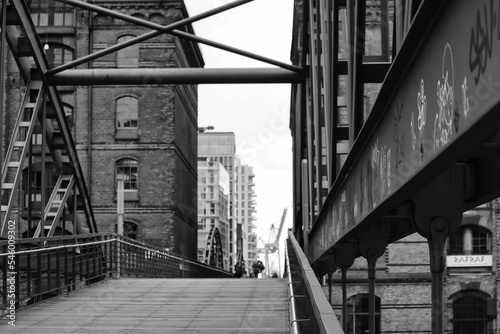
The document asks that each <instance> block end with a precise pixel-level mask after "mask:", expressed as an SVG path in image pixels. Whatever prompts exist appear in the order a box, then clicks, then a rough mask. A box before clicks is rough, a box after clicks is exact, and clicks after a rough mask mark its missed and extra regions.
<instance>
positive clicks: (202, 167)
mask: <svg viewBox="0 0 500 334" xmlns="http://www.w3.org/2000/svg"><path fill="white" fill-rule="evenodd" d="M229 195H230V193H229V173H228V172H227V170H226V169H225V168H224V166H222V164H221V163H220V162H218V161H212V160H209V159H204V160H203V159H200V160H198V261H200V262H203V263H206V264H209V265H212V266H216V267H220V268H224V269H226V270H229V269H230V268H228V266H229V247H228V246H229V242H228V241H229Z"/></svg>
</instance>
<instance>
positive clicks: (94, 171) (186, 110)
mask: <svg viewBox="0 0 500 334" xmlns="http://www.w3.org/2000/svg"><path fill="white" fill-rule="evenodd" d="M91 5H92V6H99V7H103V8H105V9H110V10H112V11H115V12H118V13H121V14H126V15H129V16H130V17H133V18H134V20H138V19H141V20H144V21H145V22H148V21H149V22H151V21H152V22H155V23H158V24H162V25H168V24H170V23H173V22H176V21H179V20H181V19H183V18H187V17H188V13H187V10H186V7H185V5H184V1H182V0H170V1H162V2H158V1H148V0H146V1H140V2H137V1H130V0H120V1H100V0H96V1H92V4H91ZM29 6H30V11H31V18H32V20H33V22H34V24H35V26H36V29H37V32H38V34H39V38H40V40H41V42H42V44H43V45H44V50H45V52H46V56H47V58H48V61H49V67H50V68H57V67H58V66H61V65H64V64H68V63H70V62H72V61H73V60H76V59H81V58H82V57H86V56H89V55H92V54H96V53H99V54H101V55H102V56H100V57H97V58H95V59H93V60H92V61H88V62H84V63H82V64H79V65H77V66H76V65H75V66H76V67H77V68H78V69H121V70H127V69H133V68H143V69H145V68H148V69H150V68H165V67H169V68H187V67H203V66H204V62H203V58H202V55H201V52H200V49H199V47H198V45H197V44H196V43H195V42H190V41H186V40H180V39H179V38H177V37H174V36H173V35H168V34H161V35H158V36H155V37H152V38H150V39H147V40H143V41H142V42H140V43H138V44H134V45H132V46H129V47H126V48H122V49H120V50H118V51H117V52H107V50H108V49H109V48H111V47H116V46H118V45H120V44H122V43H126V42H127V41H130V40H132V39H134V38H136V37H138V36H141V35H143V34H144V33H145V32H147V31H149V29H148V28H145V27H143V26H140V25H137V24H134V23H130V22H128V21H126V20H121V19H118V18H116V17H110V16H107V15H105V14H102V13H98V12H91V11H89V10H86V9H81V8H76V7H73V6H69V5H66V4H62V3H58V2H55V1H53V0H35V1H31V2H29ZM179 29H182V30H183V31H185V32H188V33H191V34H193V29H192V27H191V25H189V24H187V25H184V26H183V27H180V28H179ZM9 55H10V54H9ZM7 66H8V68H9V69H12V68H16V66H15V65H14V58H13V57H12V56H9V58H8V64H7ZM8 78H9V80H6V82H7V84H6V86H5V87H6V88H5V89H6V93H7V96H8V98H7V99H6V100H5V101H6V102H5V103H6V106H5V107H6V122H5V124H4V125H5V129H6V130H7V131H6V132H5V138H10V135H11V132H12V129H13V128H14V127H13V124H14V122H15V119H16V117H17V114H18V108H19V104H20V100H21V98H22V93H23V90H24V88H25V87H24V85H23V84H22V83H23V80H21V79H20V74H19V73H18V72H9V73H8ZM58 91H59V95H60V97H61V100H62V103H63V105H64V110H65V112H66V115H67V120H68V123H69V125H70V126H71V131H72V135H73V139H74V141H75V144H76V150H77V153H78V156H79V159H80V163H81V167H82V169H83V173H84V175H85V181H86V183H87V189H88V191H89V194H90V199H91V203H92V208H93V213H94V216H95V220H96V221H97V225H98V231H100V232H106V231H110V232H112V231H116V230H117V228H116V225H117V219H116V212H117V209H116V208H117V178H118V177H119V176H123V178H124V202H125V203H124V216H123V219H124V234H125V235H126V236H129V237H131V238H135V239H138V240H141V241H144V242H147V243H149V244H151V245H156V246H158V247H161V248H164V249H168V250H170V251H172V252H175V253H177V254H180V255H182V256H186V257H188V258H192V259H196V257H197V246H196V245H197V225H198V224H197V209H196V205H197V199H196V188H197V176H196V173H197V155H196V135H197V86H196V85H162V84H158V83H157V82H155V81H154V80H152V81H151V82H145V83H144V84H142V85H140V86H134V85H122V84H114V85H106V86H104V85H102V86H100V85H94V86H88V87H87V86H58ZM37 131H38V130H37ZM6 141H8V140H6ZM35 145H36V143H35ZM47 164H49V165H50V164H52V162H51V161H47ZM59 167H60V166H55V165H54V166H53V168H59ZM51 168H52V167H50V168H45V169H42V168H41V167H40V162H35V166H31V167H30V168H26V169H25V170H24V172H23V181H22V182H23V190H22V191H25V192H26V191H28V189H32V190H31V191H35V192H36V191H40V184H43V182H45V185H46V186H47V189H49V191H50V190H51V187H54V186H55V182H56V180H54V179H53V177H52V174H51ZM42 170H46V171H47V173H46V175H41V171H42ZM28 173H31V174H32V175H28ZM41 180H44V181H43V182H42V181H41ZM29 182H31V183H32V184H31V186H29ZM49 194H50V192H49ZM31 196H32V198H35V199H37V200H38V201H40V200H41V199H42V198H44V196H40V194H38V195H37V194H33V193H32V194H31ZM48 197H49V196H45V198H46V199H48ZM19 198H21V199H23V200H22V201H20V205H21V208H19V210H18V212H19V221H20V222H21V224H20V225H21V227H22V229H24V230H23V231H21V232H24V233H25V234H31V235H32V233H31V232H30V231H26V229H27V226H28V225H27V223H26V219H27V216H26V215H23V214H22V213H23V212H26V210H25V209H26V208H25V207H26V206H27V205H28V203H31V204H30V205H32V206H33V208H32V210H31V211H30V212H32V214H35V215H36V214H37V213H36V212H38V215H40V210H38V211H36V207H38V208H40V206H41V207H45V205H46V203H41V204H40V202H38V203H34V202H33V201H27V200H26V199H27V197H26V196H25V195H24V194H20V196H19ZM35 202H36V200H35ZM46 232H47V233H71V231H65V230H62V231H61V230H52V231H49V230H47V231H46Z"/></svg>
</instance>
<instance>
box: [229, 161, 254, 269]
mask: <svg viewBox="0 0 500 334" xmlns="http://www.w3.org/2000/svg"><path fill="white" fill-rule="evenodd" d="M238 161H239V160H238ZM254 178H255V174H254V172H253V167H252V166H249V165H244V164H240V163H238V165H237V167H236V178H235V180H236V182H235V208H234V209H235V217H236V221H237V224H240V225H241V236H240V237H241V240H242V245H241V248H242V249H241V251H242V252H243V257H244V259H245V265H246V268H247V272H248V270H249V268H252V264H253V263H255V262H256V261H257V259H258V254H257V235H256V234H255V228H256V226H255V225H254V223H255V217H254V214H255V213H256V208H255V204H256V194H255V183H254Z"/></svg>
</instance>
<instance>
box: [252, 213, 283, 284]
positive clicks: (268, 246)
mask: <svg viewBox="0 0 500 334" xmlns="http://www.w3.org/2000/svg"><path fill="white" fill-rule="evenodd" d="M287 211H288V208H284V209H283V215H282V216H281V222H280V226H279V228H276V227H274V224H271V227H270V228H269V230H268V231H266V233H264V235H262V236H260V237H259V242H260V243H261V244H262V245H263V247H261V248H257V251H258V253H259V254H264V267H265V269H264V272H263V276H265V277H270V276H271V275H272V274H271V269H272V267H273V266H274V261H273V263H270V261H269V255H270V254H275V253H278V276H279V277H281V264H280V255H281V254H280V247H279V242H280V236H281V231H282V230H283V225H284V223H285V217H286V213H287ZM276 231H277V232H276ZM266 234H267V236H268V238H267V242H266V241H264V239H263V238H264V237H265V236H266ZM264 273H265V275H264Z"/></svg>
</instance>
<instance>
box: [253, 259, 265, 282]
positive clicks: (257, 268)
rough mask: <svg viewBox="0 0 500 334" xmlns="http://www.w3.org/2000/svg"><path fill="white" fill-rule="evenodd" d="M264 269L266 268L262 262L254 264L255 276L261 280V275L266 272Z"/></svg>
mask: <svg viewBox="0 0 500 334" xmlns="http://www.w3.org/2000/svg"><path fill="white" fill-rule="evenodd" d="M264 268H265V267H264V265H263V264H262V262H261V261H260V260H258V261H257V262H254V264H253V265H252V269H253V276H254V277H255V278H259V273H260V272H262V270H264Z"/></svg>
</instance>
